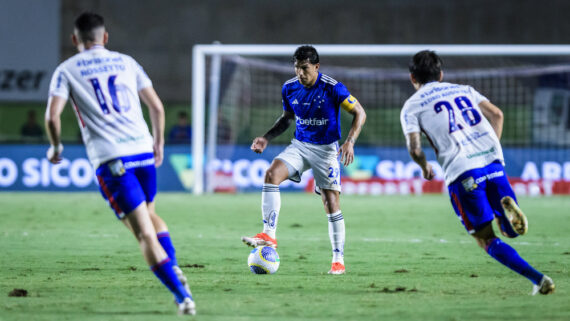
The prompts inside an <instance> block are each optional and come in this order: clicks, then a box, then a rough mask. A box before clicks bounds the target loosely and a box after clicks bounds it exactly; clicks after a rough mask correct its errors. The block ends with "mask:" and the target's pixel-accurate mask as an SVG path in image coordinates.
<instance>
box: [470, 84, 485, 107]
mask: <svg viewBox="0 0 570 321" xmlns="http://www.w3.org/2000/svg"><path fill="white" fill-rule="evenodd" d="M469 91H470V92H471V94H472V95H473V98H474V99H475V105H479V104H480V103H481V102H484V101H488V100H489V99H488V98H487V97H485V96H483V95H481V94H480V93H479V92H478V91H477V90H475V89H474V88H473V87H471V86H469Z"/></svg>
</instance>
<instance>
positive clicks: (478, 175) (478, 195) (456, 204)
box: [448, 162, 517, 236]
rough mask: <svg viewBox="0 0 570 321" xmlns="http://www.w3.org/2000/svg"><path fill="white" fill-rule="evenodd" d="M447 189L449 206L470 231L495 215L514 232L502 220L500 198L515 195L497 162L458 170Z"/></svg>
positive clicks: (489, 220)
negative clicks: (458, 172) (461, 170)
mask: <svg viewBox="0 0 570 321" xmlns="http://www.w3.org/2000/svg"><path fill="white" fill-rule="evenodd" d="M448 190H449V197H450V198H451V204H452V205H453V209H454V210H455V213H456V214H457V216H458V217H459V219H460V220H461V222H462V223H463V225H464V226H465V229H466V230H467V231H468V232H469V233H470V234H473V233H475V232H477V231H479V230H481V229H482V228H483V227H485V226H487V224H489V223H490V222H491V221H493V219H494V218H495V217H497V218H498V220H499V223H500V224H501V227H502V229H503V230H504V231H505V232H507V233H508V234H512V235H513V236H516V235H517V234H516V233H515V232H514V231H512V228H511V227H510V225H509V224H503V223H502V222H504V220H506V216H505V212H504V210H503V207H502V206H501V199H502V198H503V197H505V196H510V197H512V198H513V199H514V200H515V202H516V200H517V199H516V197H515V193H514V192H513V189H512V188H511V185H510V184H509V181H508V180H507V174H506V173H505V168H504V167H503V165H502V164H501V163H499V162H494V163H491V164H489V165H487V166H485V167H483V168H476V169H472V170H469V171H467V172H465V173H463V174H461V176H459V177H458V178H457V179H456V180H455V181H453V183H451V184H449V186H448ZM505 223H506V222H505Z"/></svg>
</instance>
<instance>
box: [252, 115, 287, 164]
mask: <svg viewBox="0 0 570 321" xmlns="http://www.w3.org/2000/svg"><path fill="white" fill-rule="evenodd" d="M293 119H295V114H294V113H292V112H290V111H288V110H283V114H282V115H281V116H280V117H279V118H277V121H276V122H275V123H274V124H273V126H272V127H271V128H270V129H269V130H268V131H267V133H265V135H263V136H261V137H255V138H254V139H253V143H252V144H251V150H252V151H254V152H256V153H258V154H261V153H262V152H263V150H265V148H266V147H267V144H268V143H269V141H270V140H272V139H273V138H275V137H277V136H279V135H281V134H283V132H284V131H285V130H287V128H289V126H291V122H292V121H293Z"/></svg>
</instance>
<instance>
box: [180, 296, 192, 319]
mask: <svg viewBox="0 0 570 321" xmlns="http://www.w3.org/2000/svg"><path fill="white" fill-rule="evenodd" d="M185 314H188V315H196V303H194V301H192V299H190V298H186V299H184V301H182V303H180V304H178V315H185Z"/></svg>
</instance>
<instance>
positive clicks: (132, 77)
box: [46, 13, 196, 314]
mask: <svg viewBox="0 0 570 321" xmlns="http://www.w3.org/2000/svg"><path fill="white" fill-rule="evenodd" d="M107 39H108V34H107V32H106V31H105V26H104V22H103V17H101V16H99V15H97V14H94V13H84V14H81V15H80V16H79V17H78V18H77V19H76V20H75V29H74V33H73V35H72V40H73V44H74V45H75V47H76V48H77V50H78V51H79V53H78V54H76V55H74V56H73V57H71V58H69V59H68V60H66V61H64V62H63V63H61V64H60V65H59V66H58V67H57V69H56V70H55V72H54V74H53V77H52V80H51V83H50V93H49V95H50V96H49V100H48V107H47V111H46V128H47V132H48V137H49V140H50V143H51V146H50V148H49V149H48V152H47V158H48V159H49V160H50V161H51V162H52V163H54V164H57V163H59V162H60V161H61V154H62V152H63V145H62V144H61V139H60V138H61V113H62V111H63V108H64V107H65V105H66V103H67V100H68V98H71V101H72V102H73V104H72V105H73V108H74V111H75V113H76V116H77V119H78V123H79V127H80V129H81V136H82V138H83V142H84V143H85V146H86V148H87V156H88V157H89V160H90V161H91V163H92V164H93V167H94V168H95V169H96V173H97V179H98V180H99V186H100V190H101V194H102V195H103V197H104V198H105V199H106V200H108V201H109V204H110V205H111V208H112V209H113V210H114V211H115V214H116V215H117V217H118V218H119V219H121V221H122V222H123V223H124V224H125V226H126V227H127V228H128V229H129V230H130V231H131V232H132V233H133V235H134V236H135V238H136V239H137V241H138V243H139V246H140V249H141V251H142V254H143V256H144V258H145V260H146V262H147V263H148V264H149V266H150V268H151V270H152V271H153V272H154V273H155V275H156V276H157V278H158V279H159V280H160V281H162V283H164V285H165V286H166V287H167V288H168V289H169V290H170V291H171V292H172V294H174V297H175V300H176V303H177V305H178V313H179V314H195V313H196V307H195V304H194V301H193V299H192V295H191V293H190V289H189V287H188V284H187V280H186V277H185V276H184V274H183V273H182V270H181V269H180V268H179V267H178V264H177V262H176V256H175V250H174V246H173V245H172V241H171V239H170V235H169V233H168V228H167V226H166V224H165V223H164V221H163V220H162V219H161V218H160V216H158V215H157V214H156V212H155V205H154V197H155V195H156V167H157V166H160V165H161V164H162V158H163V148H164V107H163V105H162V102H161V101H160V98H159V97H158V95H157V94H156V91H155V90H154V89H153V87H152V82H151V80H150V79H149V78H148V76H147V75H146V73H145V72H144V71H143V69H142V67H141V66H140V65H139V64H138V63H137V62H136V61H135V60H134V59H133V58H131V57H129V56H127V55H124V54H121V53H118V52H113V51H109V50H107V49H106V48H105V47H104V46H105V44H106V43H107ZM140 99H142V100H143V101H144V103H145V104H146V105H147V106H148V108H149V115H150V119H151V123H152V133H153V134H152V135H151V134H150V132H149V130H148V126H147V124H146V122H145V120H144V117H143V114H142V110H141V104H140ZM157 232H158V233H157Z"/></svg>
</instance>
